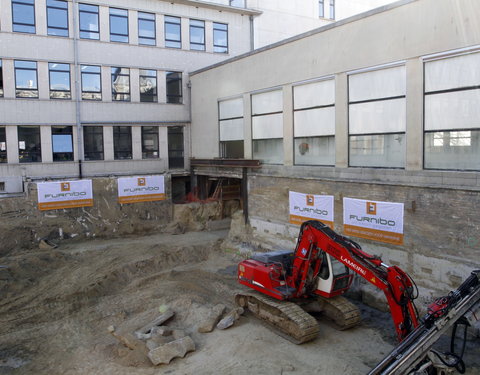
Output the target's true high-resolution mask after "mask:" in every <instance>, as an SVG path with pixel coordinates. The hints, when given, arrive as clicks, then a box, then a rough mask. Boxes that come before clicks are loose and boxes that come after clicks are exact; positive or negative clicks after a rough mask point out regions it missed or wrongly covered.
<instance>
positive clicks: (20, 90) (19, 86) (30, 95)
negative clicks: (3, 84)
mask: <svg viewBox="0 0 480 375" xmlns="http://www.w3.org/2000/svg"><path fill="white" fill-rule="evenodd" d="M14 68H15V97H16V98H25V99H38V71H37V62H36V61H26V60H15V61H14ZM33 72H34V73H33ZM29 73H30V74H29Z"/></svg>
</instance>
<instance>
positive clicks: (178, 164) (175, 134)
mask: <svg viewBox="0 0 480 375" xmlns="http://www.w3.org/2000/svg"><path fill="white" fill-rule="evenodd" d="M168 167H169V168H183V167H184V146H183V127H181V126H174V127H169V128H168Z"/></svg>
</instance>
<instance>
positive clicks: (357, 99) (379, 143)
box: [348, 65, 406, 168]
mask: <svg viewBox="0 0 480 375" xmlns="http://www.w3.org/2000/svg"><path fill="white" fill-rule="evenodd" d="M405 92H406V75H405V66H404V65H401V66H395V67H391V68H384V69H377V70H372V71H369V72H364V73H357V74H352V75H350V76H349V77H348V94H349V105H348V115H349V134H350V138H349V151H350V154H349V164H350V166H353V167H381V168H404V167H405V151H406V147H405V129H406V99H405Z"/></svg>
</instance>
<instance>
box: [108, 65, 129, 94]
mask: <svg viewBox="0 0 480 375" xmlns="http://www.w3.org/2000/svg"><path fill="white" fill-rule="evenodd" d="M111 73H112V75H111V76H112V101H121V102H129V101H130V69H129V68H121V67H112V68H111Z"/></svg>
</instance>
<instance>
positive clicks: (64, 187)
mask: <svg viewBox="0 0 480 375" xmlns="http://www.w3.org/2000/svg"><path fill="white" fill-rule="evenodd" d="M60 190H61V191H70V182H62V183H60Z"/></svg>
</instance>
